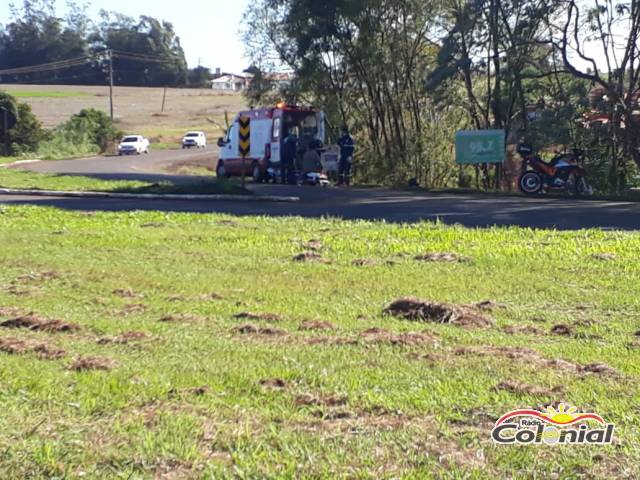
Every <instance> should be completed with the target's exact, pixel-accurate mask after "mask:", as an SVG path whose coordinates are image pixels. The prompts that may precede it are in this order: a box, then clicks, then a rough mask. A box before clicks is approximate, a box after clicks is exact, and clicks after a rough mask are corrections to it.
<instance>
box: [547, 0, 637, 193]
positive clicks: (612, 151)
mask: <svg viewBox="0 0 640 480" xmlns="http://www.w3.org/2000/svg"><path fill="white" fill-rule="evenodd" d="M562 6H563V9H562V15H557V16H556V17H554V18H552V19H551V20H550V22H549V38H548V43H549V44H550V45H552V46H553V47H554V49H555V51H556V52H557V53H558V54H559V55H560V57H561V58H562V65H563V67H564V68H565V69H566V70H567V71H568V72H569V73H571V75H573V76H575V77H577V78H580V79H584V80H586V81H588V82H590V83H591V84H593V85H596V86H597V87H598V88H600V89H602V92H603V100H604V108H605V110H606V113H607V116H608V122H607V123H606V126H604V128H605V129H606V131H607V134H606V136H605V138H606V140H605V138H601V140H602V141H606V142H607V143H608V152H607V153H608V156H609V158H610V168H609V185H610V188H611V189H612V190H614V191H621V190H624V188H625V187H626V184H627V181H628V177H629V167H630V165H629V162H630V161H633V162H635V164H636V165H637V166H638V167H640V118H639V112H638V109H639V108H640V105H639V103H638V99H639V98H640V1H639V0H631V1H630V2H615V1H614V0H589V1H587V2H578V1H576V0H566V1H564V2H563V4H562Z"/></svg>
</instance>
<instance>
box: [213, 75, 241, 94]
mask: <svg viewBox="0 0 640 480" xmlns="http://www.w3.org/2000/svg"><path fill="white" fill-rule="evenodd" d="M248 86H249V79H248V78H247V77H245V76H243V75H236V74H234V73H222V74H220V75H219V76H218V77H217V78H214V79H213V80H211V88H212V89H213V90H219V91H225V92H241V91H243V90H245V89H246V88H247V87H248Z"/></svg>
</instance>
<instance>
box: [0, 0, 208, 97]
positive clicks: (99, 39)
mask: <svg viewBox="0 0 640 480" xmlns="http://www.w3.org/2000/svg"><path fill="white" fill-rule="evenodd" d="M68 5H69V8H68V13H67V15H66V16H65V17H64V18H62V17H60V16H58V15H57V14H56V10H55V0H24V1H23V3H22V6H21V7H20V8H17V7H15V6H12V7H11V17H12V18H11V21H10V22H9V23H8V24H7V25H5V26H4V27H3V28H2V29H1V31H0V70H3V69H15V68H18V67H29V66H33V65H41V64H48V63H52V62H61V61H67V60H70V59H82V58H85V59H86V60H85V61H84V62H83V61H82V60H80V62H77V63H76V64H74V65H73V66H72V67H71V68H56V69H51V70H48V71H44V72H37V71H35V72H27V73H20V74H8V75H2V76H1V77H0V78H1V82H2V83H11V82H15V83H54V84H56V83H59V84H85V85H87V84H89V85H90V84H98V85H104V84H105V82H106V80H107V62H108V61H109V58H108V56H107V55H105V54H104V52H106V51H108V50H113V51H120V52H123V55H120V56H117V55H116V56H114V59H113V63H114V72H115V73H114V77H115V78H114V80H115V82H116V84H118V85H133V86H182V85H186V84H187V82H188V80H189V79H192V80H194V79H196V80H197V81H202V76H201V75H200V76H199V75H198V72H196V74H195V75H194V74H193V73H191V74H190V72H188V70H187V64H186V61H185V55H184V51H183V49H182V47H181V45H180V39H179V37H178V36H177V35H176V32H175V31H174V28H173V25H172V24H171V23H169V22H165V21H160V20H157V19H155V18H153V17H150V16H141V17H139V18H138V19H134V18H131V17H128V16H126V15H122V14H119V13H116V12H108V11H104V10H102V11H101V12H100V16H99V19H98V20H96V21H94V20H92V19H91V18H89V17H88V16H87V13H86V7H80V6H78V5H77V4H74V3H69V4H68ZM125 54H126V55H125ZM78 63H79V64H78ZM65 66H66V65H65Z"/></svg>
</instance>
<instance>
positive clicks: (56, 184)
mask: <svg viewBox="0 0 640 480" xmlns="http://www.w3.org/2000/svg"><path fill="white" fill-rule="evenodd" d="M0 188H13V189H27V190H58V191H78V192H91V191H95V192H120V193H174V194H194V195H195V194H249V193H251V192H249V191H248V190H246V189H242V187H240V186H238V185H236V184H234V183H231V182H228V181H224V182H218V181H217V180H216V179H215V178H211V179H210V180H202V179H198V180H194V181H193V182H189V183H180V184H174V183H172V182H169V181H167V182H160V183H152V182H141V181H131V180H103V179H99V178H93V177H85V176H81V175H62V174H54V173H38V172H30V171H26V170H16V169H13V168H0Z"/></svg>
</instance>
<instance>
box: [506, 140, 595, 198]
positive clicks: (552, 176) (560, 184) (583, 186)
mask: <svg viewBox="0 0 640 480" xmlns="http://www.w3.org/2000/svg"><path fill="white" fill-rule="evenodd" d="M517 152H518V154H519V155H520V156H521V157H522V160H523V162H522V173H521V174H520V178H519V179H518V186H519V188H520V191H521V192H522V193H524V194H525V195H537V194H539V193H541V192H542V193H547V192H548V191H550V190H553V191H558V192H569V193H572V194H573V195H575V196H577V197H579V196H584V195H591V194H592V193H593V190H592V188H591V187H590V186H589V184H588V183H587V180H586V178H585V177H586V175H587V171H586V170H585V168H584V153H585V152H584V150H580V149H579V148H574V149H573V150H572V151H571V152H569V153H562V154H559V155H557V156H555V157H554V158H553V160H551V162H545V161H544V160H542V159H541V158H540V156H538V155H536V154H535V153H534V151H533V148H532V147H531V146H529V145H526V144H520V145H518V148H517Z"/></svg>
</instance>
